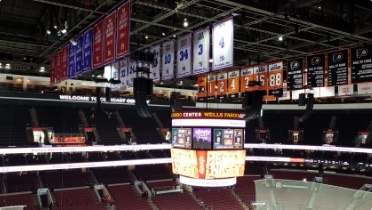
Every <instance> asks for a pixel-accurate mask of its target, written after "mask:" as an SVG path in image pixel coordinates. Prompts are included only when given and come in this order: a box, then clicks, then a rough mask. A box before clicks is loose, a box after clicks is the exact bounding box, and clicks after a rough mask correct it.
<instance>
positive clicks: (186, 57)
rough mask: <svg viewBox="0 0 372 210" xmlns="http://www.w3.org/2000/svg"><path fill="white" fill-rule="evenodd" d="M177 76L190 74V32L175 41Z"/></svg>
mask: <svg viewBox="0 0 372 210" xmlns="http://www.w3.org/2000/svg"><path fill="white" fill-rule="evenodd" d="M177 53H178V59H177V78H182V77H187V76H190V75H191V34H187V35H186V36H183V37H180V38H179V39H178V41H177Z"/></svg>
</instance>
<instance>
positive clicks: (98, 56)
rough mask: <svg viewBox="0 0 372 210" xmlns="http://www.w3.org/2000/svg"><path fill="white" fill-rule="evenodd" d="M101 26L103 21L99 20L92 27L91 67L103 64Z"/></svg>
mask: <svg viewBox="0 0 372 210" xmlns="http://www.w3.org/2000/svg"><path fill="white" fill-rule="evenodd" d="M103 27H104V21H101V22H99V23H97V24H96V25H95V26H94V28H93V32H94V39H93V69H96V68H98V67H101V66H102V65H103V30H104V29H103Z"/></svg>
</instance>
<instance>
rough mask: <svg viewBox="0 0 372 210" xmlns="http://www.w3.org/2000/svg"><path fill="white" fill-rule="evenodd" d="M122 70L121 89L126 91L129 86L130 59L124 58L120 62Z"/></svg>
mask: <svg viewBox="0 0 372 210" xmlns="http://www.w3.org/2000/svg"><path fill="white" fill-rule="evenodd" d="M119 66H120V67H119V68H120V83H121V88H122V89H126V88H127V87H128V85H127V75H128V59H126V58H124V59H121V60H120V61H119Z"/></svg>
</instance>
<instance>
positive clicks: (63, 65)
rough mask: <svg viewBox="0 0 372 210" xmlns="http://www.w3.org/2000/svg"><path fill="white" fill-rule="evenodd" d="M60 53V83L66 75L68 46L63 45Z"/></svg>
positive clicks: (65, 78)
mask: <svg viewBox="0 0 372 210" xmlns="http://www.w3.org/2000/svg"><path fill="white" fill-rule="evenodd" d="M61 51H62V56H61V81H65V80H67V74H68V73H67V72H68V45H65V46H64V47H63V48H62V50H61Z"/></svg>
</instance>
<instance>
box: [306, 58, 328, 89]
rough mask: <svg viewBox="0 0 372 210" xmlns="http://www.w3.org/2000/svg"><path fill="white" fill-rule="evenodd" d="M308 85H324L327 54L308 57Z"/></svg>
mask: <svg viewBox="0 0 372 210" xmlns="http://www.w3.org/2000/svg"><path fill="white" fill-rule="evenodd" d="M306 60H307V85H308V86H310V87H324V70H325V54H318V55H312V56H308V57H306Z"/></svg>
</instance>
